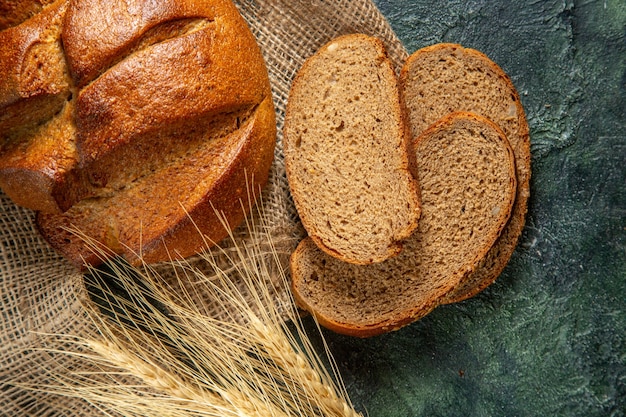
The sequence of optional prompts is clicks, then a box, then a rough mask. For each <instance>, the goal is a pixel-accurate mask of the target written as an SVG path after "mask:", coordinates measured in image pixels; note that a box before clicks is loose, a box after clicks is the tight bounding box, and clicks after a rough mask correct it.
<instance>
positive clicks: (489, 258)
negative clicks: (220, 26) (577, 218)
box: [400, 43, 531, 303]
mask: <svg viewBox="0 0 626 417" xmlns="http://www.w3.org/2000/svg"><path fill="white" fill-rule="evenodd" d="M442 49H450V50H454V51H461V52H462V53H464V54H468V55H471V56H472V57H475V58H477V59H479V60H481V61H482V62H483V63H484V65H485V66H486V67H487V68H490V69H491V71H493V72H494V73H495V74H497V76H498V77H499V78H500V79H501V80H502V82H503V83H504V84H505V85H506V86H507V88H508V89H509V90H510V93H511V95H512V97H514V100H515V103H516V107H517V115H518V124H519V132H518V138H517V140H516V142H517V143H516V145H514V147H513V151H514V153H515V164H516V170H517V195H516V201H515V204H514V206H513V213H512V215H511V219H510V220H509V223H508V224H507V226H506V227H505V229H504V230H503V232H502V234H501V237H500V238H499V239H498V240H497V241H496V243H495V244H494V246H493V248H492V249H491V250H490V251H489V252H488V253H487V255H486V257H485V259H484V260H483V261H482V264H481V266H480V267H479V268H477V270H476V271H475V272H474V273H472V274H470V275H469V276H468V277H466V278H465V279H464V280H463V282H461V283H460V284H459V286H458V287H457V288H455V289H454V290H453V291H452V292H450V294H448V295H447V296H446V297H445V299H444V300H443V302H444V303H455V302H459V301H463V300H465V299H468V298H471V297H473V296H475V295H476V294H478V293H480V292H481V291H482V290H484V289H485V288H487V287H488V286H489V285H491V284H492V283H493V282H494V281H495V280H496V279H497V278H498V276H499V275H500V274H501V273H502V271H503V269H504V267H505V266H506V265H507V263H508V262H509V259H510V258H511V256H512V254H513V251H514V250H515V247H516V246H517V242H518V239H519V237H520V235H521V233H522V230H523V229H524V223H525V219H526V213H527V210H528V198H529V195H530V175H531V169H530V135H529V127H528V122H527V121H526V116H525V113H524V108H523V107H522V104H521V100H520V97H519V94H518V92H517V90H516V89H515V86H514V85H513V82H512V81H511V79H510V78H509V76H508V75H507V74H506V73H505V72H504V71H503V70H502V68H500V67H499V66H498V65H497V64H496V63H495V62H493V61H492V60H491V59H489V57H487V56H486V55H485V54H483V53H482V52H480V51H477V50H475V49H471V48H464V47H463V46H461V45H458V44H453V43H440V44H435V45H431V46H428V47H425V48H422V49H420V50H418V51H416V52H415V53H413V54H412V55H411V56H410V57H409V58H408V59H407V61H406V63H405V65H404V66H403V68H402V70H401V72H400V86H401V91H403V90H404V85H405V83H406V81H405V80H406V78H407V73H408V71H410V67H411V63H412V62H414V61H415V60H417V59H419V58H420V56H421V55H423V54H429V53H433V52H437V51H439V50H442ZM511 139H512V138H511ZM511 142H513V140H511Z"/></svg>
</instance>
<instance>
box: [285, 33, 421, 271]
mask: <svg viewBox="0 0 626 417" xmlns="http://www.w3.org/2000/svg"><path fill="white" fill-rule="evenodd" d="M362 41H365V42H369V43H371V44H372V45H374V46H375V48H376V49H377V51H378V53H379V54H380V56H381V62H384V63H386V65H388V67H389V72H390V74H393V78H394V79H393V80H392V81H393V84H395V85H396V90H398V103H397V107H396V109H397V113H398V114H397V115H398V118H399V126H398V128H399V130H400V131H401V132H403V135H402V138H401V140H402V146H403V148H404V150H405V152H403V155H404V157H405V158H404V159H405V161H404V166H402V167H399V168H400V169H408V170H409V172H410V173H411V183H410V187H411V189H412V192H411V194H412V195H413V196H415V201H416V203H415V207H416V216H415V221H413V222H411V224H410V225H409V227H407V228H406V229H405V230H403V231H399V232H402V233H399V234H398V236H397V237H396V241H395V242H393V243H392V244H390V246H389V247H388V252H387V254H386V256H385V257H372V258H371V259H368V260H365V261H364V260H359V259H353V258H351V257H348V256H347V255H346V254H344V253H341V252H339V251H337V250H336V249H335V248H332V247H329V246H328V245H327V244H325V242H324V239H323V238H322V237H321V236H319V232H318V230H316V228H315V227H314V221H313V220H312V219H311V216H309V215H308V213H307V212H306V210H305V208H306V203H305V201H304V197H303V196H302V194H303V193H304V191H302V190H299V189H297V188H296V187H294V186H293V184H294V181H293V180H292V181H289V184H290V187H291V195H292V198H293V200H294V203H295V205H296V208H297V209H298V214H299V216H300V220H301V222H302V224H303V226H304V228H305V229H306V230H307V233H308V235H309V236H310V237H311V239H312V240H313V241H314V242H315V244H316V245H317V246H318V247H319V248H320V249H322V250H323V251H324V252H325V253H327V254H329V255H330V256H332V257H334V258H337V259H340V260H342V261H344V262H349V263H352V264H357V265H367V264H372V263H377V262H381V261H383V260H385V259H388V258H391V257H394V256H396V255H397V254H398V253H399V252H400V251H401V250H402V241H403V240H405V239H406V238H408V237H409V236H410V235H411V234H412V233H413V231H414V230H415V228H417V224H418V221H417V220H418V219H419V216H420V204H419V185H418V183H417V179H416V178H417V177H416V175H415V169H414V166H413V164H412V163H411V158H409V152H410V151H411V140H410V137H411V136H410V132H409V130H408V119H407V115H406V112H405V111H404V107H403V106H402V105H401V103H400V97H399V87H398V86H397V80H396V77H395V72H394V69H393V66H392V63H391V60H390V59H389V57H388V53H387V50H386V48H385V46H384V44H383V42H382V41H381V40H380V39H378V38H375V37H372V36H368V35H364V34H360V33H354V34H348V35H342V36H339V37H337V38H334V39H333V40H331V41H329V42H328V43H326V44H325V45H323V46H322V47H321V48H319V50H318V51H317V52H316V53H315V54H314V55H313V57H314V56H315V55H318V54H321V53H324V51H325V50H326V49H327V48H328V46H330V45H331V44H334V43H337V42H362ZM313 65H315V62H314V60H312V59H311V58H309V59H307V60H306V61H305V62H304V63H303V65H302V67H301V68H300V70H299V71H298V73H297V74H296V76H295V78H294V80H293V82H292V85H291V92H293V91H294V90H302V91H306V89H307V86H306V81H304V78H305V74H307V73H308V72H309V71H310V70H309V68H310V67H311V66H313ZM292 99H293V94H291V93H290V101H289V102H288V103H287V107H286V114H285V123H284V128H283V133H284V135H283V146H284V149H285V154H288V153H289V148H290V147H291V146H292V142H293V140H292V138H291V137H290V135H289V130H290V129H289V125H290V121H291V120H292V117H291V114H292V113H293V112H294V111H297V110H294V108H295V106H294V105H293V102H292V101H291V100H292ZM295 163H297V161H292V160H291V159H290V158H288V157H286V158H285V171H286V174H287V179H288V180H289V178H293V177H294V176H295V174H294V173H293V168H292V164H295Z"/></svg>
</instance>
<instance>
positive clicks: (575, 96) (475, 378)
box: [325, 0, 626, 417]
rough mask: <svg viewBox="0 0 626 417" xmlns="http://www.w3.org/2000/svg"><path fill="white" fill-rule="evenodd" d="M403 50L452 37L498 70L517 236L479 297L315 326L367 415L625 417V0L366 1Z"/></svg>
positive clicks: (356, 402)
mask: <svg viewBox="0 0 626 417" xmlns="http://www.w3.org/2000/svg"><path fill="white" fill-rule="evenodd" d="M376 4H377V5H378V6H379V8H380V9H381V11H382V12H383V14H385V16H387V18H388V19H389V21H390V23H391V25H392V27H393V28H394V29H395V30H396V32H397V34H398V35H399V37H400V38H401V39H402V41H403V42H404V43H405V45H406V47H407V49H408V50H409V52H413V51H415V50H416V49H418V48H420V47H422V46H426V45H429V44H432V43H436V42H441V41H448V42H458V43H461V44H463V45H464V46H469V47H473V48H476V49H479V50H481V51H483V52H485V53H486V54H487V55H488V56H490V57H491V58H492V59H493V60H494V61H496V62H497V63H498V64H500V66H502V67H503V69H504V70H505V71H506V72H507V73H508V74H509V75H510V76H511V78H512V80H513V82H514V84H515V85H516V87H517V88H518V90H519V92H520V94H521V96H522V101H523V104H524V107H525V109H526V112H527V115H528V119H529V124H530V127H531V142H532V152H533V159H532V162H533V177H532V185H531V186H532V198H531V201H530V210H529V215H528V218H527V227H526V230H525V232H524V234H523V236H522V240H521V243H520V245H519V246H518V248H517V251H516V253H515V254H514V256H513V259H512V260H511V262H510V264H509V266H508V267H507V269H506V270H505V272H504V274H503V275H502V276H501V277H500V279H499V280H498V281H497V282H496V283H495V284H494V285H493V286H491V287H490V288H488V289H487V290H486V291H485V292H483V293H482V294H480V295H479V296H477V297H475V298H473V299H471V300H468V301H465V302H463V303H460V304H457V305H451V306H445V307H440V308H438V309H436V310H435V311H434V312H433V313H432V314H430V315H429V316H427V317H426V318H425V319H423V320H421V321H419V322H417V323H415V324H413V325H411V326H409V327H406V328H404V329H402V330H400V331H398V332H395V333H393V334H389V335H384V336H381V337H376V338H372V339H366V340H359V339H351V338H347V337H342V336H337V335H334V334H331V333H329V332H325V336H326V337H327V338H328V341H329V344H330V347H331V350H332V352H333V353H334V355H335V357H336V359H337V361H338V363H339V366H340V370H341V372H342V375H343V377H344V380H345V383H346V385H347V387H348V390H349V393H350V395H351V397H352V400H353V402H354V403H355V406H356V407H357V408H358V409H359V410H362V411H365V412H367V413H368V414H369V415H370V416H372V417H378V416H624V415H626V85H625V84H626V1H624V0H606V1H585V2H582V1H581V2H578V1H556V0H549V1H529V0H525V1H520V2H514V1H443V0H442V1H417V0H411V1H400V0H376Z"/></svg>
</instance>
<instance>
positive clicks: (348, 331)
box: [290, 112, 517, 337]
mask: <svg viewBox="0 0 626 417" xmlns="http://www.w3.org/2000/svg"><path fill="white" fill-rule="evenodd" d="M462 119H470V120H474V121H476V122H478V123H481V124H485V125H489V127H490V128H491V129H493V130H494V131H496V132H497V133H498V136H499V138H500V140H501V143H502V145H503V148H504V149H506V150H507V154H508V159H509V163H508V164H507V165H508V166H509V167H510V170H509V175H508V177H509V179H510V183H509V186H508V187H507V188H508V189H509V190H510V195H509V196H508V197H509V198H508V199H507V201H509V204H508V206H506V207H505V208H504V210H502V213H501V217H500V220H499V221H498V222H497V227H496V228H494V229H493V230H492V232H491V234H490V235H489V237H488V238H487V239H486V241H487V242H488V244H487V245H485V246H484V247H483V248H482V249H481V250H480V251H478V252H477V253H475V254H474V256H473V257H472V258H471V259H469V260H468V262H467V263H466V264H465V265H464V266H463V267H462V268H461V269H460V270H459V271H458V272H457V274H455V275H454V276H450V277H449V278H450V279H449V280H448V281H447V284H446V285H445V286H441V287H439V288H438V289H437V291H436V292H433V293H432V294H430V295H429V297H428V298H427V299H424V300H421V299H420V302H419V304H416V305H408V306H406V308H405V309H404V310H400V311H397V312H396V313H395V314H394V315H393V317H384V316H382V315H381V317H380V320H379V321H377V322H372V323H369V324H367V325H363V324H359V323H352V322H342V321H339V320H337V319H336V318H333V317H330V316H329V315H327V314H324V313H323V312H321V311H320V309H319V308H318V307H317V306H316V305H315V304H314V303H313V302H312V301H311V300H309V299H308V298H307V297H306V296H305V295H304V293H305V292H306V291H307V288H305V284H304V282H303V277H304V275H305V273H304V271H301V269H300V268H301V267H302V266H303V260H305V259H306V258H307V257H308V256H312V255H311V254H312V253H315V252H316V250H317V247H316V246H315V245H314V243H313V241H312V240H311V239H310V238H306V239H304V240H302V241H301V242H300V243H299V245H298V247H297V248H296V250H295V251H294V253H293V254H292V256H291V259H290V267H291V274H292V282H291V289H292V293H293V295H294V299H295V301H296V303H297V305H298V306H299V307H300V308H303V309H305V310H307V311H309V312H310V313H311V314H313V315H314V316H315V318H316V320H318V321H319V322H320V324H321V325H323V326H324V327H326V328H328V329H330V330H333V331H335V332H337V333H341V334H345V335H349V336H356V337H371V336H375V335H379V334H383V333H387V332H390V331H394V330H397V329H399V328H401V327H403V326H405V325H407V324H409V323H412V322H414V321H416V320H418V319H420V318H422V317H424V316H425V315H427V314H428V313H430V312H431V311H432V310H433V309H434V308H435V307H437V306H438V305H440V304H442V301H443V300H444V299H445V297H446V296H447V295H448V294H449V293H451V292H452V291H453V290H454V289H455V287H456V285H458V283H459V282H462V281H463V280H464V279H465V278H466V277H467V276H469V275H470V274H471V273H472V272H473V271H474V270H475V269H476V268H477V267H478V265H479V264H480V261H481V260H482V259H483V258H484V256H485V255H486V253H487V252H488V251H489V250H490V248H491V247H492V244H493V243H494V242H495V241H496V240H497V239H498V237H499V236H500V233H501V231H502V230H503V228H504V227H505V226H506V225H507V220H508V219H509V216H510V214H511V209H512V207H513V205H514V201H515V190H516V189H517V187H516V185H517V183H516V176H515V159H514V154H513V150H512V148H511V146H510V144H509V142H508V140H507V138H506V135H505V134H504V132H502V130H501V129H500V128H499V127H498V126H497V125H496V124H494V123H493V122H491V121H490V120H488V119H486V118H484V117H482V116H479V115H476V114H473V113H469V112H455V113H452V114H450V115H448V116H446V117H444V118H443V119H441V120H439V121H437V122H436V123H435V124H433V125H432V126H431V127H429V128H428V129H427V130H426V131H425V132H424V133H423V134H422V135H420V136H419V137H418V138H415V140H414V143H413V146H414V148H415V149H417V148H418V146H419V143H420V142H421V141H422V140H425V139H426V138H428V137H430V136H431V135H433V134H436V133H437V131H439V130H446V129H448V128H449V127H450V126H451V125H452V124H454V123H456V122H458V121H460V120H462ZM318 255H320V256H321V255H322V254H320V253H318ZM313 256H315V255H313ZM329 296H330V295H329ZM418 299H419V298H418V297H415V300H418Z"/></svg>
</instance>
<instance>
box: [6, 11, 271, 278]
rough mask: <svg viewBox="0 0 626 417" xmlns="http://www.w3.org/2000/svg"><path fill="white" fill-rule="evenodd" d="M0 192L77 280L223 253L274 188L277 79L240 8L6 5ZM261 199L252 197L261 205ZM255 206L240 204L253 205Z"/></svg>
mask: <svg viewBox="0 0 626 417" xmlns="http://www.w3.org/2000/svg"><path fill="white" fill-rule="evenodd" d="M0 10H2V11H4V15H3V17H2V19H0V44H1V45H3V46H2V49H1V50H0V188H2V190H3V191H4V192H5V193H6V194H7V195H8V196H9V197H10V198H11V199H12V200H13V201H14V202H15V203H17V204H19V205H21V206H24V207H27V208H30V209H33V210H36V211H38V212H39V213H38V215H37V225H38V227H39V230H40V231H41V233H42V235H43V236H44V237H45V238H46V240H48V242H50V243H51V244H52V246H53V247H55V248H56V249H57V250H59V251H60V252H61V253H62V254H64V255H65V256H66V257H67V258H69V260H70V261H72V262H73V263H74V264H76V265H77V266H79V265H82V264H83V263H84V262H85V261H87V263H91V264H96V263H98V262H100V261H101V259H99V257H98V256H96V255H95V254H94V253H92V250H91V249H89V248H88V247H87V246H86V245H85V244H84V236H83V237H79V236H78V235H77V234H76V233H75V232H74V231H76V230H79V231H80V232H81V233H84V235H87V236H88V237H90V238H92V239H95V240H96V241H97V242H99V243H100V244H103V245H104V246H106V247H107V248H108V249H110V250H111V251H112V252H113V253H117V254H120V255H124V256H126V257H127V258H128V259H130V260H137V255H139V254H141V255H142V257H143V258H144V260H146V261H148V262H156V261H161V260H165V259H168V258H170V257H171V256H176V257H179V256H180V257H186V256H189V255H192V254H194V253H196V252H197V251H199V250H200V249H201V248H202V247H203V245H204V244H205V243H206V242H217V241H219V240H221V239H222V238H223V237H224V236H225V235H226V229H225V228H224V227H223V225H222V224H221V222H220V218H219V216H217V215H216V212H220V213H222V214H223V215H224V218H225V220H226V221H227V222H228V224H229V225H230V226H231V227H234V226H236V225H237V224H238V223H240V222H241V220H242V219H243V217H244V216H245V212H246V209H243V208H242V206H243V207H247V208H249V206H250V204H249V202H248V201H247V199H248V197H249V196H252V197H254V194H255V193H254V191H255V190H257V189H258V187H260V186H262V185H263V184H264V183H265V182H266V181H267V177H268V172H269V169H270V167H271V164H272V161H273V155H274V144H275V139H276V124H275V119H274V107H273V103H272V96H271V90H270V84H269V79H268V75H267V69H266V67H265V63H264V60H263V56H262V55H261V52H260V49H259V47H258V45H257V43H256V40H255V38H254V36H253V35H252V33H251V32H250V30H249V28H248V27H247V25H246V23H245V21H244V20H243V18H242V17H241V16H240V15H239V13H238V11H237V9H236V7H235V6H234V5H233V4H232V3H231V2H230V0H202V1H192V0H164V1H159V2H150V1H145V0H124V1H121V0H112V1H101V0H72V1H68V0H57V1H54V2H50V1H48V2H46V1H32V0H31V1H23V0H22V1H14V2H2V1H0ZM249 190H251V191H252V193H249ZM242 200H243V204H242Z"/></svg>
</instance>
